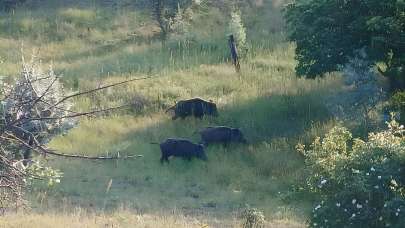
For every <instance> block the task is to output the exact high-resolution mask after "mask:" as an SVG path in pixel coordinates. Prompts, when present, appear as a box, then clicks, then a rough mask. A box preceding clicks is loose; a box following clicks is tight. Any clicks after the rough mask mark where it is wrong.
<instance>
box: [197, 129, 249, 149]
mask: <svg viewBox="0 0 405 228" xmlns="http://www.w3.org/2000/svg"><path fill="white" fill-rule="evenodd" d="M199 133H200V135H201V141H202V143H203V144H204V145H208V144H212V143H222V144H224V145H227V144H229V143H231V142H240V143H247V141H246V139H245V138H244V136H243V134H242V132H241V131H240V130H239V129H238V128H231V127H226V126H215V127H207V128H205V129H203V130H201V131H199Z"/></svg>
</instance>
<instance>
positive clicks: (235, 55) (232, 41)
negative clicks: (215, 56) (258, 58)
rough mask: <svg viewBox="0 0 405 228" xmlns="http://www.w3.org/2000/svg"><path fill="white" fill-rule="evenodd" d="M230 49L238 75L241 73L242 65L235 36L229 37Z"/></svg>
mask: <svg viewBox="0 0 405 228" xmlns="http://www.w3.org/2000/svg"><path fill="white" fill-rule="evenodd" d="M228 44H229V49H230V50H231V57H232V63H233V65H234V66H235V70H236V72H237V73H239V72H240V63H239V56H238V50H237V48H236V43H235V38H234V36H233V34H231V35H229V40H228Z"/></svg>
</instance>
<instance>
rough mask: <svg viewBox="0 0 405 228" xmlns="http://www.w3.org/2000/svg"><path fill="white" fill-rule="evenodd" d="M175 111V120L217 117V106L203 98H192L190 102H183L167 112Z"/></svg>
mask: <svg viewBox="0 0 405 228" xmlns="http://www.w3.org/2000/svg"><path fill="white" fill-rule="evenodd" d="M170 110H173V111H174V116H173V117H172V119H173V120H175V119H177V118H179V117H180V118H181V119H184V118H186V117H187V116H194V117H197V118H200V119H201V118H202V117H203V116H204V115H209V116H217V115H218V110H217V105H216V104H215V103H214V102H212V101H205V100H203V99H201V98H192V99H189V100H181V101H179V102H177V103H176V104H175V105H174V106H172V107H170V108H168V109H167V110H166V112H168V111H170Z"/></svg>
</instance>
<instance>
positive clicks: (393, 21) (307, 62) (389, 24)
mask: <svg viewBox="0 0 405 228" xmlns="http://www.w3.org/2000/svg"><path fill="white" fill-rule="evenodd" d="M285 17H286V20H287V23H288V28H289V30H290V33H289V39H290V40H291V41H295V42H296V44H297V49H296V59H297V60H298V65H297V67H296V71H297V74H298V75H305V76H307V77H310V78H312V77H315V76H317V75H321V74H323V73H325V72H331V71H335V70H338V69H339V66H340V65H344V64H345V63H347V62H348V61H349V59H350V58H351V57H353V56H354V55H355V51H358V50H360V49H364V50H365V51H366V53H367V55H368V57H369V58H370V60H371V61H372V63H373V64H377V63H382V65H383V66H380V67H379V71H380V72H381V73H382V74H383V75H385V76H388V77H390V78H391V79H392V80H394V81H396V82H397V83H402V85H401V86H402V87H404V86H405V82H404V81H405V79H404V78H405V76H404V75H405V70H404V67H405V31H404V29H405V1H404V0H385V1H380V0H296V1H294V2H293V3H291V4H289V5H287V7H286V10H285Z"/></svg>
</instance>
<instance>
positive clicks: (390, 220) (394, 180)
mask: <svg viewBox="0 0 405 228" xmlns="http://www.w3.org/2000/svg"><path fill="white" fill-rule="evenodd" d="M404 132H405V131H404V127H403V126H400V125H399V124H398V123H397V122H396V121H394V120H392V121H391V122H389V123H388V130H385V131H382V132H377V133H370V134H369V137H368V140H366V141H363V140H361V139H357V138H353V137H352V134H351V133H350V132H349V131H348V130H347V129H346V128H344V127H341V126H337V127H334V128H333V129H332V130H331V131H330V132H329V133H328V134H326V136H325V137H324V138H323V139H322V140H321V139H320V138H317V139H316V140H315V141H314V142H313V143H312V144H311V146H310V148H308V149H306V148H305V146H304V145H298V146H297V148H298V150H299V151H300V152H301V153H303V155H304V156H305V160H306V164H307V165H308V169H309V172H310V175H309V177H308V179H307V184H308V187H309V190H310V191H311V192H313V193H315V194H316V195H317V196H318V197H319V202H317V204H316V206H315V207H314V209H313V211H312V216H311V218H310V222H309V225H310V227H388V226H389V227H403V224H405V136H404Z"/></svg>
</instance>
